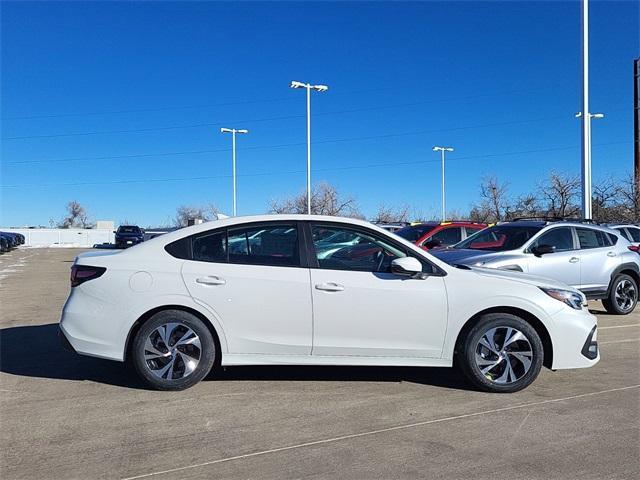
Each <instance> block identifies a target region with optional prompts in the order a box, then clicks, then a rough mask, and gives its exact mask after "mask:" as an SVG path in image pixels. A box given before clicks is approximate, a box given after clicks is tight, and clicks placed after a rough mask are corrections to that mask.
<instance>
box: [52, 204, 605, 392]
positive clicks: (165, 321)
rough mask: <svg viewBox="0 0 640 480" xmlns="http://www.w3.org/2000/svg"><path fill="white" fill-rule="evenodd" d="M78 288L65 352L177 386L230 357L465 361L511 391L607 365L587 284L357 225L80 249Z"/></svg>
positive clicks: (182, 236)
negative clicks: (441, 256)
mask: <svg viewBox="0 0 640 480" xmlns="http://www.w3.org/2000/svg"><path fill="white" fill-rule="evenodd" d="M340 233H348V234H349V238H351V239H352V240H353V241H350V242H348V243H346V244H345V242H344V241H343V238H342V237H343V236H344V235H339V234H340ZM353 237H357V238H355V239H354V238H353ZM331 238H335V239H336V246H335V247H336V248H330V246H328V245H327V242H330V241H331V240H330V239H331ZM320 251H321V252H323V253H322V254H321V255H319V252H320ZM327 252H329V253H327ZM71 286H72V288H71V293H70V295H69V298H68V300H67V302H66V304H65V306H64V310H63V312H62V319H61V322H60V328H61V332H62V334H63V336H62V340H63V342H64V343H65V344H66V346H67V347H69V348H71V349H73V350H75V351H76V352H78V353H81V354H85V355H92V356H97V357H102V358H106V359H111V360H118V361H124V360H131V361H132V363H133V365H134V366H135V368H136V370H137V371H138V373H139V375H140V376H141V377H142V378H143V379H144V380H145V381H146V382H147V383H148V384H149V385H151V386H153V387H154V388H158V389H163V390H178V389H183V388H187V387H189V386H191V385H193V384H195V383H197V382H198V381H200V380H201V379H203V378H204V377H205V376H206V375H207V374H208V373H209V371H210V370H211V369H212V368H213V369H214V370H215V369H217V368H219V367H220V366H221V365H222V366H227V365H266V364H271V365H273V364H279V365H283V364H289V365H292V364H299V365H397V366H400V365H406V366H429V367H433V366H437V367H450V366H452V364H453V363H454V359H456V363H457V364H459V365H460V366H461V368H462V369H463V371H464V372H465V373H466V375H467V377H468V378H469V379H470V380H471V382H473V384H475V385H476V386H477V387H479V388H481V389H484V390H488V391H494V392H513V391H516V390H519V389H522V388H524V387H526V386H527V385H529V384H530V383H531V382H532V381H533V380H534V379H535V378H536V376H537V375H538V372H539V371H540V368H541V367H542V366H543V365H545V366H546V367H548V368H552V369H554V370H555V369H564V368H583V367H590V366H592V365H594V364H595V363H597V362H598V360H599V353H598V347H597V341H596V337H597V330H596V318H595V317H594V316H593V315H591V314H590V313H589V312H588V310H587V309H586V308H585V297H584V295H582V294H581V293H580V292H578V291H577V290H575V289H573V288H571V287H568V286H567V285H564V284H562V283H560V282H555V281H553V280H548V279H540V278H536V277H533V276H529V275H524V274H522V273H518V272H503V271H499V270H492V269H484V268H478V269H476V268H468V267H465V268H455V267H452V266H450V265H448V264H446V263H445V262H442V261H440V260H438V259H436V258H433V257H432V256H430V255H429V254H428V253H426V252H425V251H423V250H421V249H420V248H418V247H416V246H415V245H413V244H411V243H409V242H407V241H405V240H404V239H401V238H399V237H397V236H395V235H393V234H392V233H389V232H386V231H385V230H383V229H381V228H378V227H376V226H374V225H371V224H369V223H367V222H363V221H359V220H353V219H344V218H336V217H323V216H308V215H277V216H257V217H244V218H230V219H225V220H219V221H216V222H211V223H206V224H202V225H196V226H193V227H190V228H185V229H182V230H179V231H176V232H172V233H168V234H166V235H163V236H161V237H157V238H154V239H152V240H150V241H148V242H144V243H142V244H140V245H137V246H135V247H132V248H130V249H127V250H125V251H121V252H117V251H116V252H114V251H100V252H89V253H85V254H81V255H79V256H78V258H77V259H76V261H75V263H74V265H73V267H72V274H71Z"/></svg>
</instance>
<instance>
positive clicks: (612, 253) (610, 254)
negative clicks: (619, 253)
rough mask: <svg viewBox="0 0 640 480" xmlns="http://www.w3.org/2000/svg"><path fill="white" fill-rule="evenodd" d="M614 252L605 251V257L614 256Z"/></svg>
mask: <svg viewBox="0 0 640 480" xmlns="http://www.w3.org/2000/svg"><path fill="white" fill-rule="evenodd" d="M615 256H616V252H607V257H615Z"/></svg>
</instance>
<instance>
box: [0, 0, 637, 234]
mask: <svg viewBox="0 0 640 480" xmlns="http://www.w3.org/2000/svg"><path fill="white" fill-rule="evenodd" d="M1 8H2V20H1V21H2V24H1V27H2V75H1V79H2V86H1V89H2V90H1V103H2V128H1V135H2V146H1V155H2V169H1V174H2V178H1V180H0V183H1V184H2V218H1V219H0V224H3V225H27V224H47V223H48V220H49V219H50V218H54V219H58V218H60V217H61V216H62V215H63V213H64V206H65V204H66V203H67V202H68V201H69V200H72V199H75V200H78V201H80V202H81V203H82V204H84V205H85V206H86V208H87V209H88V211H89V213H90V215H91V217H92V218H93V219H94V220H95V219H112V220H115V221H116V222H119V221H122V220H124V219H128V220H129V221H135V222H138V223H140V224H141V225H153V224H158V223H164V222H166V221H167V219H168V218H172V217H173V216H174V214H175V210H176V208H177V207H178V206H180V205H184V204H205V203H214V204H216V205H218V206H219V207H220V209H221V210H222V211H224V212H230V211H231V179H230V174H231V155H230V151H229V149H230V138H229V137H228V136H227V135H221V134H220V133H219V128H220V127H221V126H225V127H236V128H247V129H249V130H250V134H249V135H246V136H243V137H241V138H239V140H238V175H239V176H238V213H239V214H252V213H263V212H265V211H266V210H267V209H268V204H269V202H270V200H271V199H278V198H283V197H286V196H289V195H292V194H296V193H299V192H301V191H302V190H303V189H304V188H305V181H306V173H305V169H306V147H305V139H306V137H305V135H306V133H305V132H306V125H305V100H304V93H303V91H301V90H291V89H289V87H288V85H289V83H290V81H291V80H300V81H305V82H306V81H308V82H312V83H325V84H327V85H329V87H330V90H329V91H328V92H327V93H323V94H314V96H313V99H312V112H313V120H312V125H313V139H314V142H315V143H314V146H313V180H314V182H319V181H323V180H324V181H328V182H330V183H333V184H335V185H337V186H338V187H339V188H340V190H341V191H343V192H345V193H346V194H350V195H353V196H354V197H355V198H356V199H357V201H358V203H359V205H360V207H361V209H362V211H363V212H364V213H365V214H367V215H373V214H374V213H375V211H376V210H377V208H378V206H379V205H380V204H382V203H384V204H387V205H401V204H405V203H406V204H409V205H411V206H412V207H413V208H415V210H416V211H419V212H423V213H425V214H427V215H430V214H437V213H438V212H439V208H440V200H439V199H440V166H439V163H438V157H437V154H436V153H434V152H432V151H431V148H432V147H433V145H435V144H446V145H451V146H453V147H455V149H456V150H455V152H454V153H453V154H451V155H450V156H449V157H448V165H447V203H448V207H449V208H450V209H455V210H460V211H464V210H466V209H468V207H469V205H470V204H471V203H473V202H474V201H476V200H477V197H478V186H479V182H480V180H481V178H482V177H483V176H487V175H494V174H495V175H497V176H498V177H499V179H500V180H502V181H507V182H509V184H510V190H511V193H512V194H514V195H517V194H518V193H521V192H524V191H528V190H531V189H533V188H534V187H535V185H536V183H537V182H539V181H541V180H542V179H543V178H544V177H545V176H546V175H547V174H548V172H549V171H550V170H556V171H559V172H565V173H571V174H579V172H580V149H579V145H580V130H579V121H578V120H576V119H574V118H573V115H574V113H575V112H577V111H579V110H580V79H581V67H580V38H581V37H580V36H581V25H580V3H579V2H576V1H572V2H544V3H539V2H519V1H511V2H422V3H399V2H385V3H382V2H381V3H314V4H311V3H307V2H297V3H204V2H203V3H187V2H184V3H152V2H143V3H97V2H85V3H72V2H70V3H54V2H41V3H9V2H3V3H2V7H1ZM638 29H639V9H638V3H637V2H632V1H628V2H595V1H592V2H591V47H592V51H591V66H592V69H591V86H592V87H591V88H592V89H591V103H592V111H593V112H600V111H602V112H605V114H606V118H605V119H604V120H597V121H595V122H594V124H593V143H594V148H593V170H594V176H595V179H596V180H597V179H600V178H604V177H607V176H609V175H614V176H617V177H621V176H624V175H626V174H628V172H630V170H631V168H632V161H633V143H632V140H633V131H632V128H633V120H632V119H633V117H632V112H633V110H632V107H633V105H632V98H633V92H632V84H633V82H632V61H633V58H634V57H637V56H639V55H640V48H639V39H638V38H639V37H638ZM527 152H528V153H527Z"/></svg>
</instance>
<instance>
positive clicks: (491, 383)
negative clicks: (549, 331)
mask: <svg viewBox="0 0 640 480" xmlns="http://www.w3.org/2000/svg"><path fill="white" fill-rule="evenodd" d="M458 355H459V357H460V358H459V359H458V360H459V364H460V366H461V368H462V371H463V372H464V374H465V375H466V377H467V378H468V379H469V381H471V383H473V384H474V385H475V386H476V387H478V388H479V389H481V390H485V391H487V392H502V393H511V392H517V391H518V390H522V389H523V388H525V387H527V386H528V385H530V384H531V383H532V382H533V381H534V380H535V379H536V377H537V376H538V374H539V373H540V369H541V367H542V363H543V357H544V349H543V346H542V341H541V340H540V336H539V335H538V333H537V332H536V331H535V329H534V328H533V327H532V326H531V325H530V324H529V323H527V322H526V321H525V320H523V319H522V318H520V317H517V316H516V315H511V314H508V313H490V314H486V315H483V316H482V317H481V318H480V320H479V321H478V322H477V323H476V324H475V325H474V326H473V327H472V328H471V330H469V332H468V333H467V335H466V336H465V337H464V338H463V339H461V343H460V345H459V346H458Z"/></svg>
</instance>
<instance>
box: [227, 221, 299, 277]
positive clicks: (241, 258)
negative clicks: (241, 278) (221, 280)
mask: <svg viewBox="0 0 640 480" xmlns="http://www.w3.org/2000/svg"><path fill="white" fill-rule="evenodd" d="M227 249H228V253H229V263H242V264H250V265H273V266H281V267H294V266H299V265H300V260H299V255H298V230H297V228H296V226H295V225H277V226H265V227H248V228H236V229H229V231H228V239H227Z"/></svg>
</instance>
